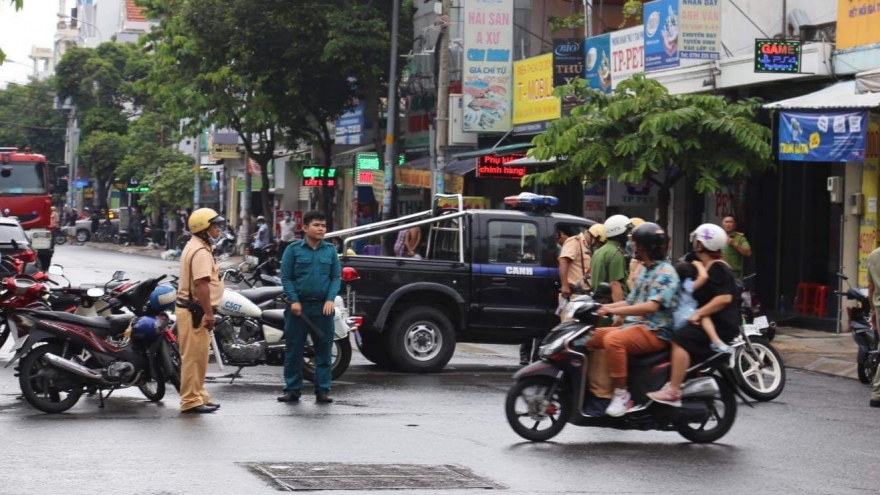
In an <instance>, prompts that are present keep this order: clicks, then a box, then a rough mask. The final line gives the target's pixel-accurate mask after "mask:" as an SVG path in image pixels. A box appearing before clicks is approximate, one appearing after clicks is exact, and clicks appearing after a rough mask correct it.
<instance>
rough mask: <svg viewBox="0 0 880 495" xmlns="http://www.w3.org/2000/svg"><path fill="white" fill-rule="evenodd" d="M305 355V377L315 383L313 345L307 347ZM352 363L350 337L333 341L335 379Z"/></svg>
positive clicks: (332, 356)
mask: <svg viewBox="0 0 880 495" xmlns="http://www.w3.org/2000/svg"><path fill="white" fill-rule="evenodd" d="M305 352H306V353H305V356H303V378H305V379H306V380H308V381H310V382H312V383H315V352H314V348H312V346H311V345H308V346H307V347H306V351H305ZM350 364H351V340H350V339H348V338H344V339H338V340H334V341H333V348H332V350H331V359H330V369H331V370H333V379H334V380H337V379H339V377H341V376H342V374H343V373H345V371H346V370H347V369H348V365H350Z"/></svg>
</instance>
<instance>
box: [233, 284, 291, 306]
mask: <svg viewBox="0 0 880 495" xmlns="http://www.w3.org/2000/svg"><path fill="white" fill-rule="evenodd" d="M239 294H241V295H243V296H244V297H246V298H247V299H248V300H250V301H251V302H253V303H254V304H260V303H264V302H266V301H271V300H272V299H275V298H277V297H278V296H280V295H281V294H284V288H283V287H259V288H256V289H247V290H243V291H241V292H239Z"/></svg>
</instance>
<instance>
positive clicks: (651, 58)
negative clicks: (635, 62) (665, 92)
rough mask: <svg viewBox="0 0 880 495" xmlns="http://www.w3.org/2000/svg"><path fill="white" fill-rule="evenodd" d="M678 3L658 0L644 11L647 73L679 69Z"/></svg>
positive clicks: (647, 5) (646, 5) (649, 4)
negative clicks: (671, 68)
mask: <svg viewBox="0 0 880 495" xmlns="http://www.w3.org/2000/svg"><path fill="white" fill-rule="evenodd" d="M678 2H679V0H656V1H654V2H649V3H646V4H645V6H644V9H643V11H642V18H643V19H644V26H645V71H647V72H651V71H655V70H660V69H668V68H670V67H678V65H679V63H680V62H679V57H678V35H679V23H678V12H679V9H678V7H679V6H678Z"/></svg>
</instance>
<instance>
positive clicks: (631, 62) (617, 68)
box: [611, 26, 645, 89]
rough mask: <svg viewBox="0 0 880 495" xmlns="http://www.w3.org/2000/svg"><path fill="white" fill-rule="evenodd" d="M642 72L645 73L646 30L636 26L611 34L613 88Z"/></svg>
mask: <svg viewBox="0 0 880 495" xmlns="http://www.w3.org/2000/svg"><path fill="white" fill-rule="evenodd" d="M640 72H645V28H644V27H642V26H635V27H631V28H626V29H621V30H620V31H614V32H613V33H611V88H612V89H614V88H616V87H617V85H618V84H620V82H621V81H623V80H625V79H628V78H630V77H632V76H633V74H638V73H640Z"/></svg>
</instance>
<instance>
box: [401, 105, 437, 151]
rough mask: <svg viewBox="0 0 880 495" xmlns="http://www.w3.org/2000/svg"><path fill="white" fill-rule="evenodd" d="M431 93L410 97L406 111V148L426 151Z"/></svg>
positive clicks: (428, 139)
mask: <svg viewBox="0 0 880 495" xmlns="http://www.w3.org/2000/svg"><path fill="white" fill-rule="evenodd" d="M433 109H434V98H433V95H425V96H421V97H414V96H413V97H410V98H409V106H408V108H407V112H406V136H405V137H406V150H407V151H410V152H416V151H427V150H428V146H429V145H430V140H431V134H430V133H431V111H432V110H433Z"/></svg>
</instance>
